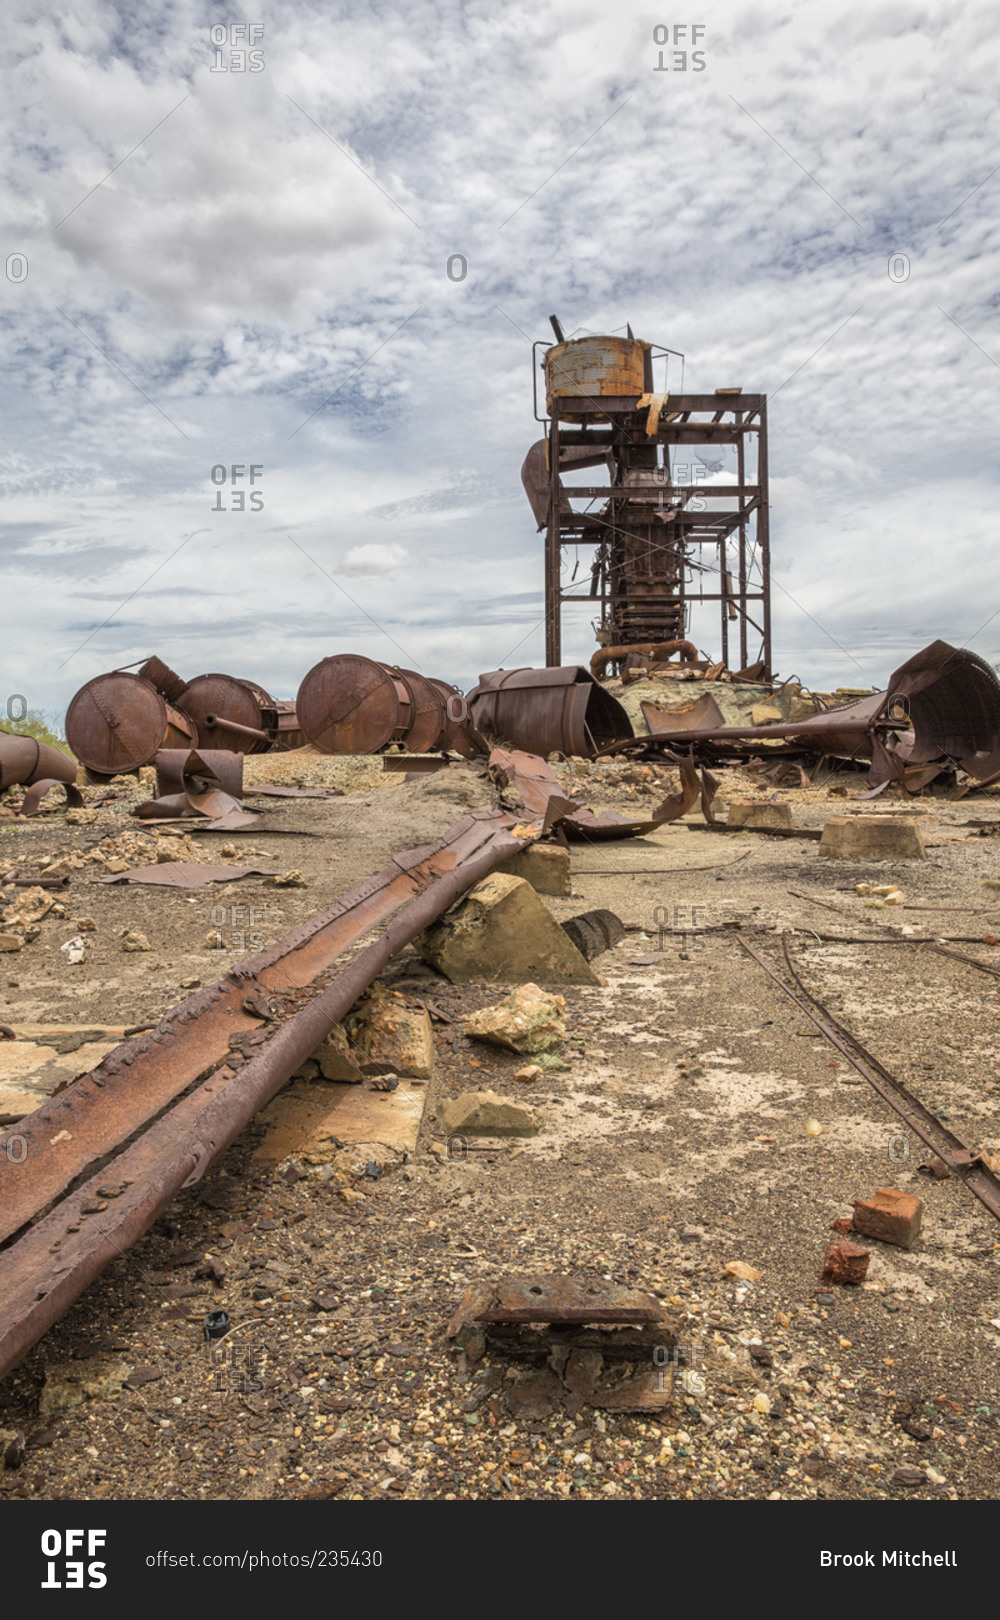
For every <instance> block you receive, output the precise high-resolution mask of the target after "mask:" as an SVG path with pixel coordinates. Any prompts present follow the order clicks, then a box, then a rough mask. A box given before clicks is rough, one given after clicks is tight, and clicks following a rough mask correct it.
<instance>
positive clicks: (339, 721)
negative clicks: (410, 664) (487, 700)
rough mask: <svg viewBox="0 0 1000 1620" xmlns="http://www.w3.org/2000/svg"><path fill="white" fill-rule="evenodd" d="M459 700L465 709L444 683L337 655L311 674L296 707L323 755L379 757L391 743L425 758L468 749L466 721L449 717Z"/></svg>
mask: <svg viewBox="0 0 1000 1620" xmlns="http://www.w3.org/2000/svg"><path fill="white" fill-rule="evenodd" d="M455 699H457V700H458V701H459V703H462V706H463V710H464V700H463V699H462V695H461V693H460V692H459V691H458V690H457V689H456V688H455V687H450V686H449V685H448V684H447V682H446V681H437V680H432V679H430V678H429V677H428V676H426V675H420V674H418V672H417V671H416V670H414V669H399V668H397V667H396V666H394V665H392V664H380V663H378V662H377V661H376V660H375V659H373V658H363V657H362V656H361V655H360V654H359V653H338V654H336V655H335V656H334V657H332V658H324V659H323V660H322V661H321V662H320V663H318V664H316V665H315V666H314V667H313V668H312V669H311V670H310V671H309V673H308V675H307V676H306V677H305V679H304V680H303V682H302V685H301V686H300V687H299V695H298V697H297V698H296V701H295V707H296V711H297V714H298V719H299V724H300V726H301V727H302V730H303V733H304V734H305V737H306V739H307V740H308V741H309V742H311V743H312V744H313V745H314V746H315V747H316V748H319V749H321V750H322V752H323V753H324V754H377V753H378V752H379V750H380V749H382V748H386V747H388V745H389V744H390V743H399V744H402V746H403V748H404V749H405V750H406V752H407V753H410V754H426V753H430V752H431V751H432V750H436V749H441V748H452V747H455V748H459V747H462V744H463V743H464V744H465V746H466V747H467V746H468V740H467V738H465V737H464V735H462V733H461V725H462V717H461V716H459V715H457V714H450V713H449V701H450V700H452V701H453V700H455ZM462 751H463V752H464V751H465V748H464V747H462Z"/></svg>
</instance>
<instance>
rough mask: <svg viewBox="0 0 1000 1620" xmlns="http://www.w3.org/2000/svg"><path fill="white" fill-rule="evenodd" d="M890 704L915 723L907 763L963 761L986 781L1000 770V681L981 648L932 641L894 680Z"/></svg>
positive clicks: (963, 766) (962, 766)
mask: <svg viewBox="0 0 1000 1620" xmlns="http://www.w3.org/2000/svg"><path fill="white" fill-rule="evenodd" d="M887 701H888V706H890V707H891V706H892V705H893V704H900V705H901V706H902V707H903V708H905V710H906V712H907V714H908V715H909V718H910V721H911V723H912V726H913V739H912V745H911V746H910V748H909V750H908V755H907V764H908V765H913V766H919V765H929V764H931V763H932V762H937V761H940V762H941V763H942V764H943V765H947V764H952V763H954V764H957V765H958V766H959V767H960V769H961V770H963V771H965V772H966V773H967V774H968V775H969V776H971V777H974V778H975V779H976V780H977V781H979V782H983V781H986V780H987V779H989V778H992V777H994V776H995V775H996V773H997V772H998V771H1000V681H998V680H997V677H996V674H995V673H994V671H993V670H992V669H991V668H990V666H989V664H987V663H985V662H984V660H983V659H982V658H979V657H977V656H976V654H975V653H972V652H969V651H968V650H967V649H966V648H964V647H951V646H949V644H948V643H947V642H946V641H932V642H931V644H930V645H929V646H928V647H924V648H923V649H922V650H921V651H920V652H918V653H916V654H915V655H914V656H913V657H912V658H910V659H908V661H907V662H906V663H905V664H902V665H901V666H900V668H899V669H897V670H896V672H895V674H894V675H893V676H892V677H891V679H890V681H889V691H888V699H887Z"/></svg>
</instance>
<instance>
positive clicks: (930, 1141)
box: [733, 930, 1000, 1220]
mask: <svg viewBox="0 0 1000 1620" xmlns="http://www.w3.org/2000/svg"><path fill="white" fill-rule="evenodd" d="M733 938H734V939H735V940H736V943H737V945H739V946H740V947H741V949H742V950H744V951H745V952H746V954H747V955H748V956H752V957H753V959H754V961H755V962H756V963H757V964H758V965H759V966H760V967H762V968H763V969H764V972H765V973H766V974H767V975H768V977H769V978H771V979H773V980H774V982H775V984H776V985H777V986H778V988H779V989H780V990H783V991H784V993H785V995H786V996H788V998H789V1000H790V1001H794V1002H795V1004H796V1006H797V1007H798V1008H799V1010H800V1011H801V1012H803V1013H805V1015H806V1017H807V1018H808V1019H810V1020H811V1022H812V1023H814V1024H815V1025H816V1027H817V1029H818V1030H820V1032H821V1033H822V1034H823V1035H825V1036H826V1039H827V1040H828V1041H829V1042H830V1044H831V1045H832V1046H835V1047H836V1048H837V1051H838V1052H840V1053H841V1054H842V1055H843V1056H844V1057H845V1058H846V1059H847V1061H848V1063H850V1065H851V1066H852V1068H855V1069H857V1071H858V1073H859V1074H861V1075H863V1076H864V1078H865V1079H866V1080H867V1081H868V1084H869V1085H870V1086H872V1087H873V1089H874V1090H875V1091H877V1092H878V1094H879V1096H880V1097H881V1098H882V1101H883V1102H885V1103H888V1105H889V1107H890V1108H891V1109H892V1110H893V1112H894V1113H896V1114H898V1115H899V1117H900V1119H901V1120H903V1122H904V1124H906V1125H908V1126H909V1127H910V1130H911V1131H913V1132H914V1134H915V1135H917V1136H919V1138H920V1140H921V1141H922V1142H923V1143H924V1144H925V1145H926V1146H927V1147H929V1148H930V1149H931V1150H932V1152H934V1153H936V1154H937V1156H938V1158H939V1159H941V1160H942V1161H943V1162H944V1163H945V1164H946V1165H947V1166H948V1169H949V1170H950V1171H951V1172H952V1174H953V1175H956V1176H958V1178H959V1180H960V1181H963V1182H964V1183H965V1185H966V1186H967V1187H968V1189H969V1191H970V1192H972V1193H974V1194H975V1195H976V1197H977V1198H978V1199H979V1201H980V1203H982V1204H985V1206H986V1208H987V1209H988V1210H989V1212H990V1214H991V1215H994V1216H996V1218H997V1220H1000V1178H998V1177H997V1176H995V1175H994V1173H993V1171H992V1170H991V1169H990V1168H989V1166H988V1165H987V1164H986V1163H985V1162H984V1161H983V1159H982V1158H981V1156H980V1155H979V1154H977V1153H974V1152H973V1151H972V1149H971V1148H968V1147H966V1145H965V1143H964V1142H962V1141H961V1140H960V1139H959V1138H958V1137H957V1136H955V1134H954V1133H953V1132H952V1131H949V1130H948V1128H947V1126H945V1125H942V1123H941V1121H940V1120H939V1119H938V1118H937V1116H936V1115H935V1114H932V1113H931V1111H930V1109H929V1108H925V1106H924V1104H923V1103H922V1102H921V1101H920V1099H919V1098H918V1097H915V1096H914V1095H913V1093H912V1091H910V1090H909V1089H908V1088H907V1087H906V1086H904V1084H903V1082H902V1081H901V1080H897V1079H896V1078H895V1076H894V1075H891V1074H890V1073H889V1071H888V1069H886V1068H884V1067H883V1066H882V1064H881V1063H880V1062H879V1061H878V1058H876V1057H873V1056H872V1054H871V1053H870V1052H868V1051H866V1049H865V1048H864V1047H863V1046H862V1044H861V1042H860V1041H859V1040H858V1039H857V1037H856V1036H854V1035H852V1034H851V1032H850V1030H848V1029H846V1028H845V1027H844V1025H843V1024H841V1023H838V1021H837V1019H835V1018H834V1017H833V1015H832V1014H831V1013H829V1012H828V1011H827V1009H826V1008H825V1007H824V1006H823V1004H822V1002H820V1001H818V1000H817V999H816V997H815V996H814V995H812V994H811V992H810V991H808V990H807V989H806V987H805V985H804V984H803V983H802V980H801V979H800V978H799V975H798V974H797V972H796V971H795V968H794V966H793V965H792V959H791V957H790V956H789V954H788V937H787V934H782V948H783V950H784V954H785V962H786V964H787V966H788V971H789V972H790V974H791V975H792V978H793V979H794V981H795V984H796V985H797V986H798V989H797V990H793V989H792V988H791V986H790V985H788V984H786V983H785V981H784V979H782V977H781V975H780V974H779V973H777V972H776V971H775V969H774V968H773V967H772V966H771V964H770V963H769V962H768V960H767V958H766V957H764V956H762V955H761V953H760V952H759V951H756V950H754V948H753V946H752V945H751V944H750V943H749V941H748V940H746V939H744V937H743V935H742V934H740V933H738V932H736V931H735V930H734V931H733ZM872 943H873V944H879V945H881V944H882V943H883V941H882V940H874V941H872Z"/></svg>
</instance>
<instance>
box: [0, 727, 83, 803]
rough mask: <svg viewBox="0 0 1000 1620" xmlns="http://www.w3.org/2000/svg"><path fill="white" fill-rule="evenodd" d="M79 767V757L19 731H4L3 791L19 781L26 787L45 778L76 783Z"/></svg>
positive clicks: (0, 745)
mask: <svg viewBox="0 0 1000 1620" xmlns="http://www.w3.org/2000/svg"><path fill="white" fill-rule="evenodd" d="M76 770H77V765H76V760H75V759H72V758H71V757H70V755H69V754H64V753H63V752H62V750H61V749H59V748H52V747H50V745H49V744H48V743H40V742H39V741H38V740H37V738H35V737H22V736H20V735H19V734H18V733H17V732H16V731H2V730H0V793H2V792H4V791H5V789H7V788H9V787H13V786H14V784H15V783H17V782H22V783H24V784H25V786H30V785H31V784H32V783H34V782H41V781H44V780H52V781H53V782H66V783H71V782H75V781H76Z"/></svg>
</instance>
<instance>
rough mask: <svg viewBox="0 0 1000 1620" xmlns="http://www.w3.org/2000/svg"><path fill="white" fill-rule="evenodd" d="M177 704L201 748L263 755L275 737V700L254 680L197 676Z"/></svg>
mask: <svg viewBox="0 0 1000 1620" xmlns="http://www.w3.org/2000/svg"><path fill="white" fill-rule="evenodd" d="M176 701H177V707H178V708H179V709H180V710H181V712H182V713H183V714H185V715H187V717H188V719H189V720H190V721H191V722H192V724H193V725H194V728H195V730H196V732H197V733H198V739H199V742H200V743H201V745H202V747H204V748H215V749H222V750H228V751H229V752H230V753H233V754H266V753H267V750H268V749H269V748H270V746H271V743H272V741H273V739H274V738H275V737H276V736H277V734H278V716H277V706H276V704H275V701H274V699H273V698H272V697H271V696H270V694H269V693H267V692H265V691H264V688H263V687H262V686H258V685H257V684H256V683H255V682H254V681H243V680H239V679H238V678H237V677H236V676H235V675H218V674H217V675H196V676H195V678H194V680H193V681H188V683H187V685H186V686H185V687H184V689H183V691H182V692H180V694H179V695H178V697H177V700H176Z"/></svg>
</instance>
